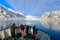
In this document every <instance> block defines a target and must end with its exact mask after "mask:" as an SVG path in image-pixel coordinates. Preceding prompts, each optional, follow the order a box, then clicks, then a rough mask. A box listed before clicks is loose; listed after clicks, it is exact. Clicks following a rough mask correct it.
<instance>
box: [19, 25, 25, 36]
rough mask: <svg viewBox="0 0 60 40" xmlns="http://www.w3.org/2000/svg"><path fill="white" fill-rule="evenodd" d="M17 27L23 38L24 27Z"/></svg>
mask: <svg viewBox="0 0 60 40" xmlns="http://www.w3.org/2000/svg"><path fill="white" fill-rule="evenodd" d="M19 27H20V33H21V35H22V37H23V36H24V29H25V28H24V27H25V26H24V25H23V24H20V26H19Z"/></svg>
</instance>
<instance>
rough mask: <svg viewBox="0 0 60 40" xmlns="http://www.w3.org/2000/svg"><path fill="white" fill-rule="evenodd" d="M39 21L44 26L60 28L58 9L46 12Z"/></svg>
mask: <svg viewBox="0 0 60 40" xmlns="http://www.w3.org/2000/svg"><path fill="white" fill-rule="evenodd" d="M39 21H40V23H41V24H42V25H43V26H45V28H49V29H51V30H56V31H57V30H60V10H56V11H52V12H46V13H45V14H44V15H42V16H41V17H40V20H39Z"/></svg>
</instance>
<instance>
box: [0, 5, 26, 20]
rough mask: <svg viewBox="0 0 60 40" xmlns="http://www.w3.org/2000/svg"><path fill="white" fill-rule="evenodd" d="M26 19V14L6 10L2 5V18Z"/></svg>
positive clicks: (0, 6) (0, 10) (0, 15)
mask: <svg viewBox="0 0 60 40" xmlns="http://www.w3.org/2000/svg"><path fill="white" fill-rule="evenodd" d="M16 17H17V18H21V17H22V18H24V17H25V16H24V14H23V13H21V12H16V11H13V10H12V9H9V8H6V7H5V6H3V5H0V18H1V19H2V18H4V19H5V18H16Z"/></svg>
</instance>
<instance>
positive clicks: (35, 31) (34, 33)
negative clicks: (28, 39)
mask: <svg viewBox="0 0 60 40" xmlns="http://www.w3.org/2000/svg"><path fill="white" fill-rule="evenodd" d="M36 36H37V29H36V26H34V27H33V38H34V39H35V38H36Z"/></svg>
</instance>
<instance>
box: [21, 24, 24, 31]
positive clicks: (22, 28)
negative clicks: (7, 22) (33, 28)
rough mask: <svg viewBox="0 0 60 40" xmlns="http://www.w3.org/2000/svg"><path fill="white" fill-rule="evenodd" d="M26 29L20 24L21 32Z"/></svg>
mask: <svg viewBox="0 0 60 40" xmlns="http://www.w3.org/2000/svg"><path fill="white" fill-rule="evenodd" d="M22 31H24V25H23V24H20V32H22Z"/></svg>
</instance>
